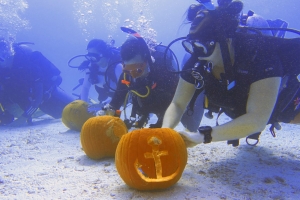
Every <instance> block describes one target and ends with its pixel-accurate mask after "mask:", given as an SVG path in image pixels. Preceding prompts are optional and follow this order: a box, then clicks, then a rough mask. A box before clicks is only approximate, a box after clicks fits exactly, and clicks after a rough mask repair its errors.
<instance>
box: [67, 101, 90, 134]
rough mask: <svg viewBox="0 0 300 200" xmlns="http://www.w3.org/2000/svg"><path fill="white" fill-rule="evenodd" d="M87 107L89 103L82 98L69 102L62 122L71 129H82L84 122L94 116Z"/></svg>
mask: <svg viewBox="0 0 300 200" xmlns="http://www.w3.org/2000/svg"><path fill="white" fill-rule="evenodd" d="M87 108H88V103H86V102H85V101H82V100H75V101H73V102H71V103H69V104H68V105H66V107H65V108H64V110H63V113H62V119H61V120H62V122H63V123H64V124H65V126H66V127H68V128H69V129H72V130H76V131H80V130H81V127H82V125H83V124H84V122H86V120H88V119H89V118H91V117H93V116H94V115H92V114H91V113H89V112H88V111H87Z"/></svg>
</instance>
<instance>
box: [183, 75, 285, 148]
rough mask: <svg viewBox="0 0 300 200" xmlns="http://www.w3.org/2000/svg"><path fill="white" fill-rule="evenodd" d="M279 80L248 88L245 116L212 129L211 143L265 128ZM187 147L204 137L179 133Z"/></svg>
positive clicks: (274, 78) (198, 142)
mask: <svg viewBox="0 0 300 200" xmlns="http://www.w3.org/2000/svg"><path fill="white" fill-rule="evenodd" d="M280 82H281V78H280V77H273V78H266V79H262V80H259V81H257V82H254V83H252V84H251V86H250V92H249V96H248V101H247V107H246V114H244V115H242V116H240V117H238V118H236V119H234V120H232V121H230V122H228V123H225V124H223V125H220V126H215V127H213V128H212V133H211V136H212V141H213V142H217V141H225V140H234V139H239V138H243V137H246V136H248V135H250V134H253V133H257V132H261V131H263V130H264V128H265V127H266V124H267V123H268V121H269V118H270V116H271V114H272V111H273V109H274V106H275V103H276V100H277V96H278V91H279V87H280ZM179 133H180V134H181V135H182V136H183V139H184V140H185V143H186V145H187V147H192V146H195V145H197V144H200V143H203V141H204V136H203V135H202V134H199V133H189V132H185V131H179Z"/></svg>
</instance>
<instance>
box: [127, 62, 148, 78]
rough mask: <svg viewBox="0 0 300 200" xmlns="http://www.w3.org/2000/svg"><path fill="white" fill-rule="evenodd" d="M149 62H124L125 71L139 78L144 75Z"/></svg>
mask: <svg viewBox="0 0 300 200" xmlns="http://www.w3.org/2000/svg"><path fill="white" fill-rule="evenodd" d="M146 67H147V62H143V63H134V64H128V65H126V64H124V63H123V72H124V73H126V74H129V75H130V76H132V78H138V77H140V76H142V74H143V73H144V71H145V70H146Z"/></svg>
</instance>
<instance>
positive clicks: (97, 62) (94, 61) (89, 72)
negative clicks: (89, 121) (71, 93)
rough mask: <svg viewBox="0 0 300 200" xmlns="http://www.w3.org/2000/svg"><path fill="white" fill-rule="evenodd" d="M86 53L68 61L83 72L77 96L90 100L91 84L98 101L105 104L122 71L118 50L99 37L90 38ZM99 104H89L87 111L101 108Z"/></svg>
mask: <svg viewBox="0 0 300 200" xmlns="http://www.w3.org/2000/svg"><path fill="white" fill-rule="evenodd" d="M86 49H87V52H88V53H87V54H86V55H79V56H75V57H73V58H72V59H70V61H69V66H70V67H72V68H78V69H79V70H81V71H84V72H85V77H84V80H83V83H82V90H81V94H80V96H79V98H80V99H81V100H83V101H86V102H90V100H89V90H90V88H91V86H92V85H94V86H95V89H96V91H97V93H98V101H99V102H100V103H101V104H102V105H106V104H107V103H109V102H110V101H111V99H112V96H113V94H114V90H113V89H115V88H116V85H117V81H118V79H119V77H120V74H121V73H122V65H121V57H120V51H119V50H118V49H117V48H114V47H113V45H112V44H107V43H106V42H104V41H103V40H101V39H92V40H91V41H90V42H89V43H88V45H87V48H86ZM82 58H83V59H84V61H83V62H82V63H81V64H80V66H72V62H73V61H75V60H76V59H82ZM101 104H91V105H90V106H89V112H93V113H94V112H95V111H98V110H99V109H101V107H102V106H101Z"/></svg>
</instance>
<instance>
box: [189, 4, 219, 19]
mask: <svg viewBox="0 0 300 200" xmlns="http://www.w3.org/2000/svg"><path fill="white" fill-rule="evenodd" d="M197 1H198V2H199V3H198V4H192V5H190V6H189V8H188V10H187V15H186V20H187V21H188V22H192V21H193V20H194V19H195V17H196V16H197V13H198V12H199V11H200V10H214V9H215V6H214V5H213V4H212V2H211V0H197Z"/></svg>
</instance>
